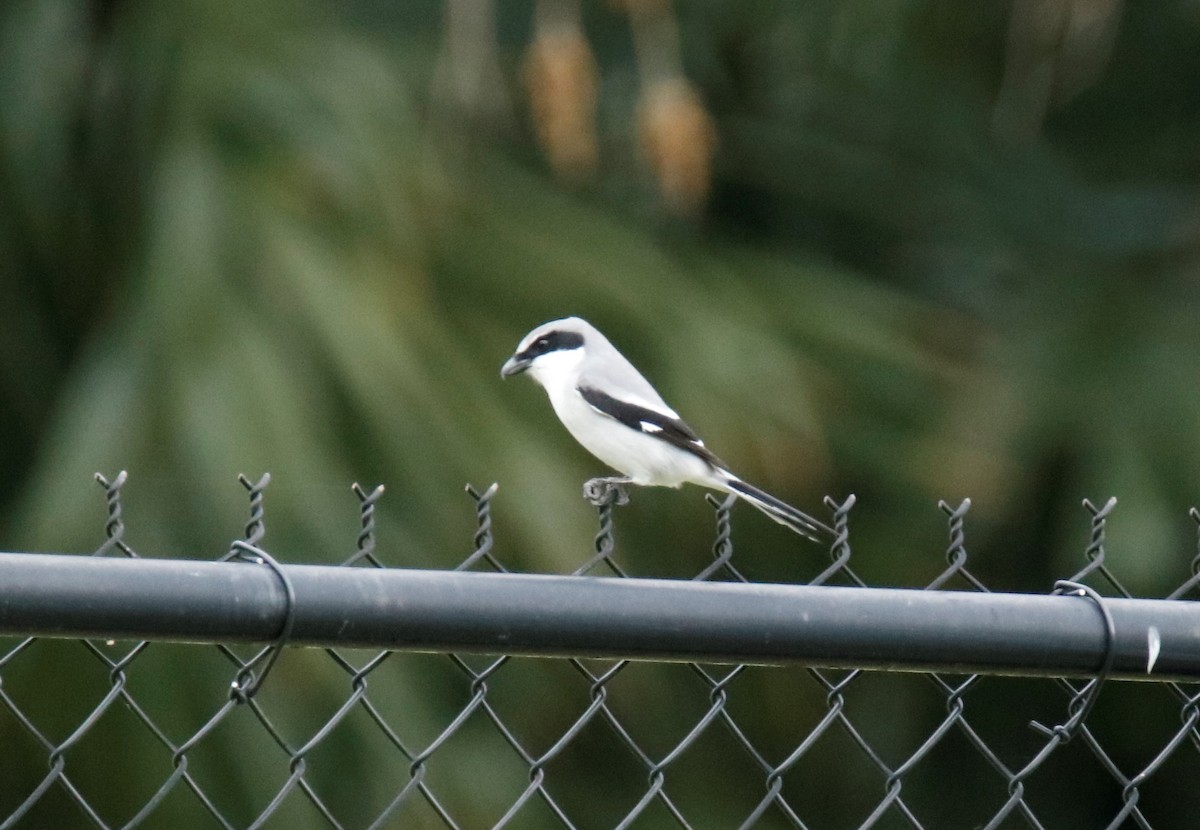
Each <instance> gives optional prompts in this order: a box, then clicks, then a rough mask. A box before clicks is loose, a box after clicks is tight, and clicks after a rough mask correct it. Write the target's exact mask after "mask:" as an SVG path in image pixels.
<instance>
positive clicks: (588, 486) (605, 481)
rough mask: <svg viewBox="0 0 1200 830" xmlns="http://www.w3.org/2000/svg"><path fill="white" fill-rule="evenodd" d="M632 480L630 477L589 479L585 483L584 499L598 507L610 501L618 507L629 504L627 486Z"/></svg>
mask: <svg viewBox="0 0 1200 830" xmlns="http://www.w3.org/2000/svg"><path fill="white" fill-rule="evenodd" d="M632 480H633V479H631V478H629V477H628V476H611V477H609V478H593V479H589V480H588V481H586V482H584V485H583V497H584V498H585V499H587V500H588V501H590V502H591V503H592V504H594V505H596V506H597V507H600V506H601V505H604V504H607V503H608V500H609V499H612V500H613V504H616V505H622V504H629V492H628V491H627V490H626V489H625V485H626V484H629V483H630V482H631V481H632Z"/></svg>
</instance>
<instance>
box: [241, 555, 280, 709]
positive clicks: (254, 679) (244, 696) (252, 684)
mask: <svg viewBox="0 0 1200 830" xmlns="http://www.w3.org/2000/svg"><path fill="white" fill-rule="evenodd" d="M230 554H231V557H232V558H233V559H240V560H241V561H243V562H249V563H251V564H256V565H266V566H267V567H268V568H270V569H271V572H272V573H273V574H275V578H276V579H278V580H279V584H280V585H281V586H282V587H283V597H284V607H283V620H282V622H281V623H280V625H279V633H278V634H276V635H275V639H274V640H273V641H272V642H271V645H270V646H268V647H267V652H266V653H267V655H268V656H267V661H266V663H265V664H263V668H262V671H261V672H259V673H258V675H257V676H255V673H254V664H255V663H256V662H257V661H258V659H259V658H255V659H254V660H251V661H250V662H249V663H247V664H246V666H245V667H244V668H243V669H242V670H241V671H240V672H238V675H237V677H236V678H234V681H233V685H232V688H231V689H230V690H229V696H230V697H231V698H233V699H234V700H236V701H237V702H238V703H246V702H247V701H249V700H250V699H251V698H253V697H254V695H256V694H257V693H258V690H259V689H260V688H261V687H262V684H263V681H265V680H266V679H267V674H268V673H270V671H271V669H272V667H274V665H275V662H276V661H277V660H278V659H279V655H280V654H282V653H283V649H284V647H285V646H287V644H288V641H289V640H290V639H291V637H292V629H293V627H294V626H295V624H296V590H295V588H293V587H292V581H291V580H290V579H289V578H288V575H287V574H286V573H285V572H284V570H283V568H282V567H281V566H280V564H279V563H278V562H276V561H275V558H274V557H273V556H271V554H269V553H267V552H266V551H265V550H263V549H262V548H260V547H256V546H255V545H252V544H250V543H249V542H245V541H243V540H241V539H238V540H236V541H235V542H234V543H233V546H232V548H231V550H230ZM260 657H261V655H260Z"/></svg>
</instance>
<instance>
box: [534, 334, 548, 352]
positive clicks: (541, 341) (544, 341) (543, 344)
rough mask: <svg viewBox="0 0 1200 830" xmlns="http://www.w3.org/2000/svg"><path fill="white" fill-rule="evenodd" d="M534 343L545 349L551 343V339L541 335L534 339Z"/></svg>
mask: <svg viewBox="0 0 1200 830" xmlns="http://www.w3.org/2000/svg"><path fill="white" fill-rule="evenodd" d="M533 345H535V346H538V347H539V348H543V349H544V348H545V347H546V346H549V345H550V341H549V340H547V339H546V338H545V337H539V338H538V339H537V340H535V341H533Z"/></svg>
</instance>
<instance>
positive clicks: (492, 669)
mask: <svg viewBox="0 0 1200 830" xmlns="http://www.w3.org/2000/svg"><path fill="white" fill-rule="evenodd" d="M96 480H97V482H98V483H99V484H100V485H101V487H103V489H104V493H105V499H106V523H105V526H104V538H103V541H102V543H101V544H100V546H99V547H98V548H97V549H96V551H95V552H94V555H95V556H100V557H105V556H112V555H118V556H119V557H125V558H130V559H133V558H137V557H138V556H139V554H138V553H136V552H135V551H134V550H133V549H132V548H131V547H130V546H129V545H128V544H127V543H126V542H125V541H124V536H125V525H124V521H123V518H122V503H121V494H122V488H123V486H124V485H125V483H126V481H127V476H126V474H125V473H124V472H121V473H120V474H119V475H117V476H115V477H114V478H112V479H111V481H110V480H109V479H107V478H106V477H104V476H102V475H97V476H96ZM239 481H240V483H241V484H242V486H243V487H244V489H245V491H246V493H247V496H248V501H249V515H248V519H247V521H246V524H245V527H244V531H243V533H242V534H241V535H240V537H239V538H237V539H235V540H234V541H233V542H231V544H230V547H229V549H228V551H227V552H225V553H224V554H223V555H222V556H220V557H219V558H220V559H221V560H225V561H230V562H236V563H239V564H238V567H244V568H259V569H264V573H267V574H269V575H270V578H271V579H272V580H273V582H274V584H275V585H276V591H275V596H277V597H278V598H279V599H278V601H275V602H274V603H273V604H272V605H271V607H270V609H269V612H270V615H269V618H268V619H267V620H266V621H265V622H264V625H266V624H268V623H269V625H270V629H269V630H271V631H272V632H274V633H273V635H271V636H272V639H271V641H270V642H268V643H266V644H265V645H262V644H259V645H246V644H242V645H231V644H228V643H220V642H211V643H208V644H201V645H176V644H169V643H149V642H143V641H138V642H129V641H113V640H108V641H105V640H93V639H83V640H75V641H60V640H54V639H48V638H46V637H33V636H25V637H18V636H12V637H6V638H3V639H0V737H3V748H0V830H3V829H4V828H17V827H42V826H70V825H72V824H79V825H91V826H96V827H105V828H107V827H139V826H140V827H156V826H165V825H166V824H168V823H169V824H171V826H197V827H202V826H216V827H225V828H235V827H263V826H313V827H333V828H342V827H347V828H348V827H454V828H458V827H464V828H465V827H493V826H496V827H535V828H536V827H571V828H574V827H580V828H583V827H618V828H629V827H683V828H691V827H747V828H749V827H797V828H810V827H811V828H817V827H826V826H830V827H881V828H882V827H914V828H926V827H929V828H932V827H986V828H1009V827H1032V828H1041V827H1081V826H1107V827H1113V828H1117V827H1142V828H1150V827H1155V828H1160V830H1161V828H1170V827H1191V826H1195V817H1196V816H1197V815H1200V795H1198V790H1200V788H1196V787H1194V785H1193V784H1189V783H1188V782H1191V781H1194V780H1195V775H1196V774H1197V773H1200V728H1198V721H1200V693H1198V689H1197V687H1195V686H1193V685H1191V684H1189V683H1181V682H1168V681H1151V682H1145V683H1137V684H1127V683H1126V684H1121V683H1116V682H1114V681H1112V680H1110V676H1111V675H1112V669H1113V661H1114V658H1115V654H1116V652H1117V648H1118V632H1117V631H1116V627H1115V623H1114V616H1113V606H1112V603H1113V602H1114V599H1113V598H1114V597H1115V598H1122V597H1128V596H1129V592H1128V591H1127V590H1126V589H1125V587H1124V586H1123V585H1122V584H1121V583H1120V582H1119V581H1118V580H1117V578H1116V577H1115V575H1114V573H1113V571H1112V570H1111V569H1110V568H1109V566H1108V563H1107V561H1106V556H1107V553H1106V550H1105V543H1106V528H1107V522H1108V521H1109V520H1110V518H1112V517H1113V515H1114V509H1115V505H1116V500H1115V499H1109V500H1108V501H1107V502H1105V503H1104V504H1103V505H1102V506H1100V507H1097V506H1096V505H1095V504H1094V503H1093V502H1091V501H1085V502H1084V508H1085V511H1086V514H1087V516H1088V517H1089V519H1090V535H1089V536H1088V538H1087V543H1086V546H1084V549H1083V552H1082V554H1083V555H1082V558H1083V560H1084V564H1083V566H1082V567H1081V568H1080V569H1079V570H1078V572H1077V573H1075V574H1073V575H1072V576H1071V577H1070V578H1068V579H1065V580H1061V581H1060V582H1058V583H1057V585H1056V587H1055V592H1056V593H1059V594H1062V595H1063V602H1064V603H1066V602H1069V603H1072V608H1073V609H1074V608H1077V607H1078V606H1076V605H1074V604H1075V603H1083V604H1084V606H1086V608H1087V609H1089V610H1088V612H1087V613H1088V614H1089V615H1090V616H1091V617H1092V618H1093V619H1094V622H1095V626H1096V627H1097V628H1098V629H1099V630H1100V631H1102V632H1103V633H1104V648H1103V650H1102V651H1101V652H1100V653H1099V654H1098V659H1097V660H1096V662H1095V665H1094V666H1093V667H1092V668H1091V669H1090V672H1091V676H1090V677H1088V678H1086V679H1065V678H1057V679H1046V678H1040V679H1037V678H1019V677H1017V678H1013V677H1009V678H1005V677H996V676H986V675H983V674H968V675H963V674H947V673H943V672H925V673H921V674H891V673H881V672H874V671H863V670H862V669H861V668H853V667H851V668H846V669H828V668H819V667H813V666H810V667H805V666H798V665H793V666H758V665H751V664H747V663H742V664H719V663H704V664H702V663H689V662H686V661H684V662H669V663H648V662H641V661H630V660H628V659H624V658H612V657H592V656H586V655H584V656H573V657H565V658H558V659H549V660H546V659H541V660H539V659H534V658H528V657H517V656H513V655H511V654H500V655H492V656H487V655H480V654H454V653H443V654H423V653H401V652H396V651H391V650H380V649H373V650H371V649H362V648H342V647H336V648H335V647H325V648H319V649H296V648H290V647H289V645H288V644H289V641H290V640H291V637H292V633H293V626H294V623H295V620H296V615H297V613H298V610H302V609H298V608H297V605H298V600H297V593H296V591H295V589H294V586H293V584H292V582H293V580H294V578H295V572H294V571H291V570H290V569H289V568H288V567H287V565H286V563H284V562H280V561H278V560H277V559H276V557H275V555H274V554H272V553H271V552H270V551H269V550H268V549H267V548H266V547H265V541H266V539H267V534H266V527H267V526H266V521H265V517H266V512H267V501H268V498H267V493H268V488H269V484H270V476H269V475H263V476H261V477H260V478H259V479H258V480H257V481H253V482H252V481H251V480H250V479H248V478H246V477H244V476H241V477H239ZM351 489H352V493H353V496H354V498H355V501H356V503H357V509H358V511H359V531H358V534H357V537H356V539H355V543H354V545H353V550H352V552H351V553H350V554H349V555H348V556H347V557H346V558H345V560H344V561H343V562H342V565H343V566H344V567H367V568H368V569H384V568H385V567H386V563H385V561H384V559H383V558H381V557H380V555H379V546H378V544H377V542H378V540H377V537H376V511H377V509H378V508H379V507H380V505H381V500H382V497H383V494H384V489H383V487H382V486H377V487H374V488H373V489H370V490H367V489H365V488H363V487H360V486H359V485H358V484H355V485H353V487H352V488H351ZM466 492H467V495H468V497H469V499H470V501H471V504H472V507H473V509H474V513H475V530H474V535H473V539H472V541H471V545H470V550H469V552H468V553H467V555H466V556H465V557H464V558H463V559H462V561H461V562H460V563H459V564H458V565H457V568H456V569H457V570H460V571H483V572H485V573H489V574H500V575H505V578H506V579H507V578H512V577H511V576H510V575H509V568H508V566H506V564H505V563H504V561H503V560H502V559H501V558H500V557H499V556H498V555H497V552H496V544H495V541H496V540H495V537H494V528H493V522H492V504H493V501H494V499H495V497H496V495H497V486H496V485H495V484H493V485H491V486H489V487H487V488H484V489H479V488H476V487H474V486H468V487H467V488H466ZM708 502H709V504H710V505H711V507H712V508H713V510H714V515H713V521H714V537H713V542H712V545H711V561H710V562H708V563H707V564H705V565H704V567H702V568H701V569H700V570H699V572H697V573H696V574H695V576H694V577H693V580H694V581H697V582H722V583H732V584H734V585H744V586H747V587H750V588H752V587H753V583H752V582H751V580H750V579H748V577H747V576H746V575H745V573H744V572H743V570H742V568H740V567H739V565H738V562H737V555H736V552H735V545H734V539H733V534H732V530H733V519H732V512H733V507H734V504H735V499H734V497H732V496H728V497H725V498H717V497H714V496H709V497H708ZM353 503H354V502H351V504H353ZM855 503H856V500H855V498H854V496H849V497H847V498H846V499H844V500H843V501H841V502H838V501H835V500H833V499H826V500H825V506H826V507H827V509H828V510H829V512H830V516H831V522H830V523H831V526H832V527H833V529H834V534H835V535H834V538H833V540H832V542H831V544H830V549H829V560H828V564H827V565H825V566H823V568H822V569H821V570H820V571H819V572H818V573H816V574H815V575H813V576H812V577H811V578H809V579H807V580H806V582H805V584H807V585H811V586H825V585H846V586H852V588H853V587H859V588H865V587H867V585H868V583H867V581H866V580H865V579H864V578H863V577H862V576H861V574H860V573H859V572H858V571H857V570H856V568H855V567H854V566H853V565H852V558H853V557H852V545H851V515H852V512H853V509H854V507H855ZM618 504H619V502H618V500H617V494H616V493H615V492H613V493H610V494H609V497H608V498H607V500H605V501H603V502H602V503H600V504H599V505H598V507H597V530H596V534H595V537H594V539H593V540H592V544H591V549H590V551H587V552H586V553H585V554H584V555H582V556H581V557H580V562H579V564H578V565H577V566H576V567H573V568H571V570H570V573H571V574H572V575H574V576H589V577H594V576H604V577H617V578H625V577H626V572H625V570H624V569H623V568H622V566H621V564H620V562H619V549H618V536H617V526H618V521H617V520H618V514H617V507H618ZM939 507H940V509H941V511H942V512H943V513H944V515H945V518H946V527H947V543H946V548H945V565H944V566H943V567H942V568H941V570H940V571H939V572H938V573H937V574H935V575H934V576H933V578H932V579H930V580H928V582H927V584H926V585H925V586H924V587H925V590H926V591H931V592H941V591H945V590H946V589H947V586H948V585H950V584H952V583H953V584H955V585H961V586H964V587H965V589H966V591H967V592H970V593H974V594H977V595H984V594H988V588H987V586H986V585H985V584H984V582H983V581H982V580H981V579H980V578H978V577H977V576H976V574H975V573H973V571H972V568H971V557H970V553H969V549H968V544H967V539H968V533H967V523H968V518H969V511H970V509H971V502H970V500H969V499H964V500H962V501H961V502H959V503H958V504H957V505H951V504H948V503H946V502H941V503H940V504H939ZM1189 515H1190V516H1191V518H1192V520H1193V522H1194V523H1195V525H1196V532H1197V540H1198V541H1197V553H1196V555H1195V557H1194V558H1193V559H1192V560H1191V563H1190V570H1189V573H1188V575H1187V577H1186V578H1185V579H1184V581H1183V582H1182V583H1181V584H1180V585H1179V587H1178V588H1176V589H1175V590H1173V591H1172V592H1171V593H1170V594H1169V595H1168V596H1167V597H1166V598H1165V599H1164V600H1161V601H1160V602H1162V603H1170V604H1172V607H1178V602H1179V601H1180V600H1182V599H1183V598H1184V597H1187V596H1189V595H1190V593H1191V592H1192V591H1193V590H1194V589H1195V588H1196V587H1197V585H1198V584H1200V513H1198V512H1197V511H1196V510H1195V509H1193V510H1192V511H1191V512H1190V514H1189ZM2 562H3V557H2V556H0V567H2ZM369 572H370V573H376V572H378V571H369ZM363 573H366V572H363ZM621 584H628V585H632V584H634V583H626V582H622V583H621ZM83 590H84V592H85V593H86V586H84V589H83ZM822 590H832V589H822ZM837 590H844V589H837ZM4 592H5V589H4V587H3V581H2V580H0V602H2V601H3V599H4ZM939 595H940V594H939ZM615 596H616V595H615V594H614V597H615ZM846 596H847V597H852V596H855V595H854V594H853V590H851V591H849V592H847V594H846ZM63 601H64V602H69V601H71V600H70V598H64V600H63ZM214 601H215V599H214ZM366 601H369V600H366V599H365V598H364V597H347V599H346V605H345V609H344V613H345V615H346V619H347V620H349V619H350V618H351V617H352V616H353V615H354V614H355V613H357V612H358V611H360V610H361V608H362V603H363V602H366ZM544 601H545V597H539V596H530V597H529V598H528V604H529V607H530V611H529V613H530V615H531V617H533V618H535V619H536V617H537V614H538V608H539V603H542V602H544ZM847 601H849V600H847ZM1117 601H1119V599H1118V600H1117ZM547 619H549V616H548V615H547ZM464 624H465V623H464ZM1152 629H1153V627H1152ZM551 633H552V632H551ZM684 633H685V634H686V631H685V632H684ZM1054 648H1055V644H1054V643H1047V644H1046V649H1047V653H1048V654H1049V653H1052V652H1053V650H1054ZM1149 648H1150V654H1151V656H1150V659H1149V665H1148V666H1147V669H1148V670H1150V672H1151V674H1150V675H1149V676H1150V677H1153V674H1152V670H1153V668H1154V666H1153V662H1154V660H1155V656H1156V655H1157V650H1156V648H1157V647H1156V646H1155V644H1154V643H1150V645H1149ZM1029 668H1030V671H1031V673H1037V672H1035V671H1034V669H1036V668H1037V667H1035V666H1032V665H1031V666H1030V667H1029ZM51 689H53V690H54V694H53V695H50V694H47V693H48V692H49V691H50V690H51ZM1130 713H1135V714H1136V717H1134V718H1130V717H1129V714H1130ZM117 746H121V747H122V749H121V751H120V752H116V753H114V750H115V748H116V747H117ZM131 747H133V748H132V749H131ZM116 755H120V756H122V757H130V758H133V757H136V758H137V759H138V761H137V762H136V764H130V765H128V766H125V765H122V763H121V762H119V761H114V757H115V756H116ZM114 776H115V777H114ZM114 782H116V783H114ZM118 784H119V785H118ZM1081 805H1086V806H1081ZM1081 811H1082V812H1081ZM1083 815H1086V816H1087V819H1086V821H1085V820H1084V819H1082V818H1081V816H1083ZM64 822H65V824H64ZM179 822H183V824H179ZM1097 822H1098V823H1097Z"/></svg>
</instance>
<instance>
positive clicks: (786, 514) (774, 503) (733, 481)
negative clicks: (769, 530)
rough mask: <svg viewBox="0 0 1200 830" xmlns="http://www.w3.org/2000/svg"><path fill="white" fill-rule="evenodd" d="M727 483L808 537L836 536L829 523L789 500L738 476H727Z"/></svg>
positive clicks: (745, 497) (763, 509) (732, 489)
mask: <svg viewBox="0 0 1200 830" xmlns="http://www.w3.org/2000/svg"><path fill="white" fill-rule="evenodd" d="M725 485H726V486H727V487H728V488H729V492H731V493H735V494H736V495H738V496H741V497H742V498H743V499H745V500H746V501H748V502H750V504H752V505H754V506H755V507H757V508H758V509H759V510H761V511H762V512H763V513H766V514H767V515H768V516H770V517H771V518H772V519H774V520H775V521H777V522H779V523H780V524H781V525H783V526H784V527H787V528H790V529H791V530H793V531H795V532H796V533H799V534H800V535H801V536H803V537H804V538H806V539H811V540H812V541H814V542H821V541H822V540H821V537H822V536H825V537H827V538H830V539H832V538H833V536H834V533H833V529H832V528H830V527H829V526H828V525H825V524H822V523H821V522H819V521H817V520H816V519H814V518H813V517H812V516H809V515H808V514H807V513H804V512H802V511H800V510H797V509H796V508H794V507H792V506H791V505H790V504H788V503H787V502H784V501H780V500H779V499H777V498H775V497H774V496H772V495H771V494H770V493H767V492H764V491H763V490H759V489H758V488H757V487H755V486H754V485H752V484H747V483H746V482H744V481H742V480H741V479H740V478H738V477H737V476H733V475H731V476H729V477H728V478H726V479H725Z"/></svg>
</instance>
